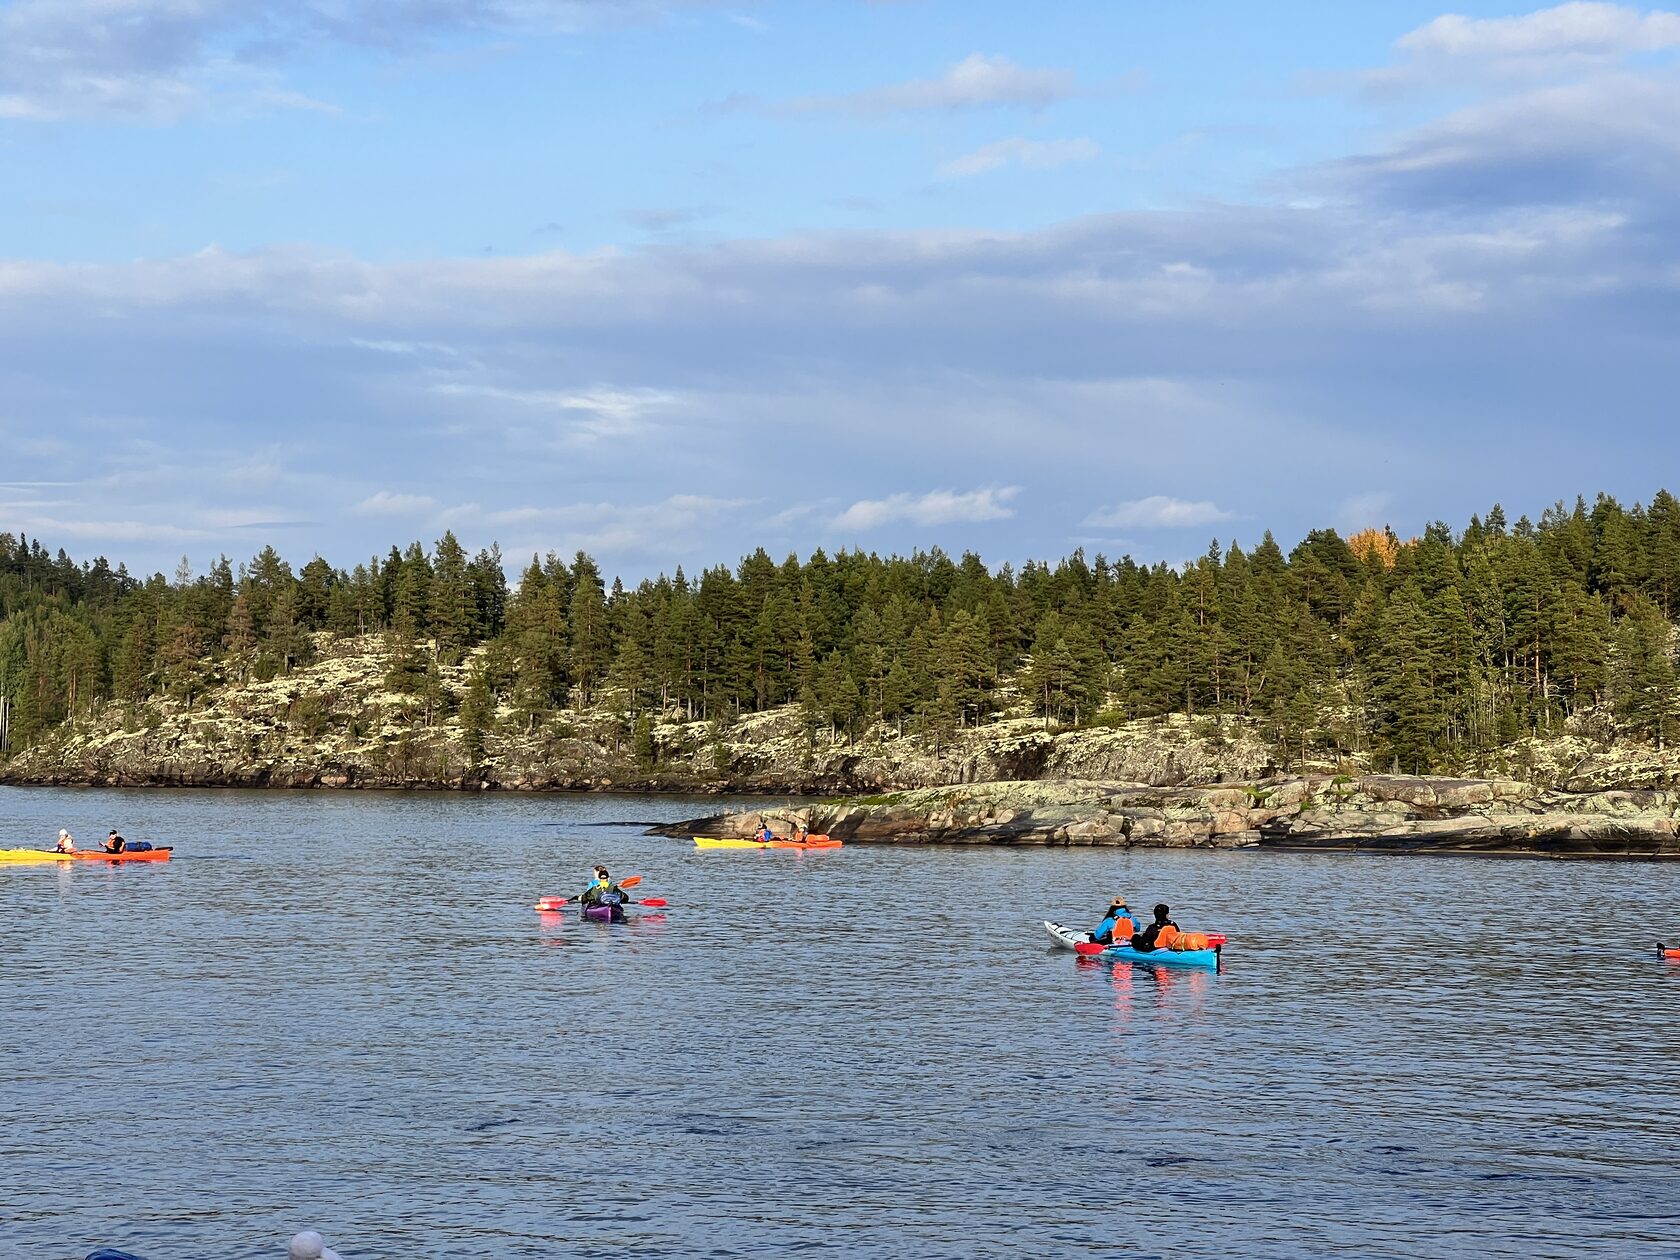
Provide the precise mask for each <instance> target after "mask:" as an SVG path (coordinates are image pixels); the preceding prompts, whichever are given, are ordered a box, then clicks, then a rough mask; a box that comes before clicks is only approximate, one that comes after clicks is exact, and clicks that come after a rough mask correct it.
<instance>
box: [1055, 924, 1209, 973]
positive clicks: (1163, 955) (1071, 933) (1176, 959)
mask: <svg viewBox="0 0 1680 1260" xmlns="http://www.w3.org/2000/svg"><path fill="white" fill-rule="evenodd" d="M1044 930H1045V931H1046V932H1048V933H1049V934H1050V939H1051V940H1052V941H1054V942H1056V944H1058V945H1060V946H1061V947H1062V948H1063V949H1074V948H1076V947H1077V946H1079V945H1083V944H1085V943H1086V942H1087V941H1089V940H1090V939H1091V934H1090V933H1089V932H1079V931H1075V930H1074V929H1073V928H1066V927H1063V926H1062V925H1061V924H1060V923H1052V922H1050V920H1049V919H1046V920H1044ZM1219 949H1220V946H1218V945H1215V946H1214V947H1213V948H1212V949H1152V950H1150V951H1149V952H1148V953H1145V952H1144V951H1142V950H1139V949H1133V948H1132V947H1131V946H1130V945H1110V946H1108V947H1107V948H1106V949H1104V950H1103V951H1102V953H1100V954H1091V955H1089V957H1092V958H1109V959H1113V960H1114V961H1116V962H1140V963H1150V964H1151V965H1153V966H1160V967H1212V968H1213V969H1215V970H1218V968H1219Z"/></svg>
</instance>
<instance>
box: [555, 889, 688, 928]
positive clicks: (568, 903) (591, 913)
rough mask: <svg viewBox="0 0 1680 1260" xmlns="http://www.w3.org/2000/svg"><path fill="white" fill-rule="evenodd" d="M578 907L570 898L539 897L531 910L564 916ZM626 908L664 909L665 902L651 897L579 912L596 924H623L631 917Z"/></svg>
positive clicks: (594, 907)
mask: <svg viewBox="0 0 1680 1260" xmlns="http://www.w3.org/2000/svg"><path fill="white" fill-rule="evenodd" d="M576 905H577V902H576V901H575V900H573V899H572V898H570V897H558V896H555V897H538V898H537V900H536V902H535V904H533V905H532V906H531V909H533V910H535V911H537V913H539V914H564V913H566V911H567V910H569V909H570V908H571V907H573V906H576ZM624 906H653V907H655V908H657V909H663V908H664V906H665V902H664V901H663V899H661V898H658V897H649V898H647V899H646V900H643V901H627V902H625V903H624V905H621V906H578V912H579V914H581V915H582V916H583V917H584V918H585V919H588V920H590V921H592V922H595V923H623V922H624V920H625V919H626V918H628V917H629V916H628V915H626V914H625V912H624ZM615 911H616V913H614V912H615Z"/></svg>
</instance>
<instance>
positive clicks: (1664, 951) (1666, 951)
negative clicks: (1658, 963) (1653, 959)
mask: <svg viewBox="0 0 1680 1260" xmlns="http://www.w3.org/2000/svg"><path fill="white" fill-rule="evenodd" d="M1657 953H1658V954H1660V955H1661V956H1662V957H1664V958H1680V949H1676V948H1674V946H1672V945H1664V944H1663V943H1662V942H1661V941H1658V942H1657Z"/></svg>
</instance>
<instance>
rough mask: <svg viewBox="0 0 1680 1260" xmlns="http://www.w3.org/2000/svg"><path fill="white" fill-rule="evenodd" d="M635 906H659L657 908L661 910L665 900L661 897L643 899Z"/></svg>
mask: <svg viewBox="0 0 1680 1260" xmlns="http://www.w3.org/2000/svg"><path fill="white" fill-rule="evenodd" d="M636 904H637V905H641V906H659V907H661V908H663V907H664V906H665V904H666V902H665V898H663V897H643V898H642V899H641V900H640V901H639V902H637V903H636Z"/></svg>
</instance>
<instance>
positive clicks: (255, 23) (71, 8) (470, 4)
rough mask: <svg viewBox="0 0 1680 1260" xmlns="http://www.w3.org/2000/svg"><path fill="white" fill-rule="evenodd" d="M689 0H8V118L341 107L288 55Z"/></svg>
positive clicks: (2, 107) (637, 19) (558, 21)
mask: <svg viewBox="0 0 1680 1260" xmlns="http://www.w3.org/2000/svg"><path fill="white" fill-rule="evenodd" d="M691 2H692V3H703V2H704V0H612V2H611V3H602V2H601V0H427V2H425V3H409V2H407V0H283V2H282V0H12V2H11V3H9V4H6V5H4V6H0V119H12V120H14V121H17V120H22V121H47V120H53V119H61V118H85V117H101V118H112V119H122V120H127V121H139V122H167V121H172V120H174V119H177V118H180V117H183V116H185V115H187V114H191V113H194V112H198V111H201V110H203V109H206V108H208V107H210V106H212V105H215V106H218V107H224V106H230V105H231V106H233V107H236V108H245V109H268V110H273V109H283V110H290V109H305V110H326V111H333V110H334V109H335V108H336V107H335V106H334V105H332V104H331V103H330V102H325V101H321V100H318V99H316V98H314V97H311V96H308V95H306V94H304V93H301V92H298V91H296V90H295V89H293V88H291V87H289V86H288V85H287V84H286V82H285V80H284V78H283V77H282V74H281V72H280V69H279V67H280V65H281V64H282V63H284V62H285V61H287V60H290V59H292V58H297V57H301V56H304V55H307V54H308V53H309V52H311V51H315V50H318V49H320V48H322V47H324V46H332V45H354V46H360V47H363V48H371V49H376V50H379V51H381V52H385V53H393V52H404V51H411V50H414V49H423V48H425V47H426V46H427V45H428V44H429V43H431V42H432V41H434V40H436V39H438V38H439V37H442V36H448V35H460V34H469V35H470V34H481V35H489V34H496V33H501V34H519V33H522V32H545V33H566V32H579V31H584V30H589V29H591V28H598V27H603V26H617V25H636V24H647V23H656V22H661V21H664V20H665V18H666V15H667V12H668V10H670V9H671V8H672V7H674V6H679V5H682V4H685V3H691Z"/></svg>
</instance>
